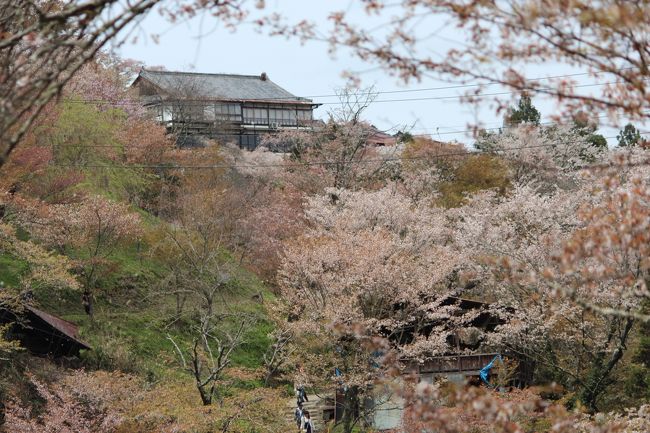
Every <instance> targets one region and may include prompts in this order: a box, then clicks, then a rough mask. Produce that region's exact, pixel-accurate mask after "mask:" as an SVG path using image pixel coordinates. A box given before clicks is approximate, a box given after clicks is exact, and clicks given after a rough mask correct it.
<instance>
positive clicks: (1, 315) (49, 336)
mask: <svg viewBox="0 0 650 433" xmlns="http://www.w3.org/2000/svg"><path fill="white" fill-rule="evenodd" d="M7 323H10V324H11V325H12V326H11V328H10V331H9V335H8V337H9V338H10V339H12V340H18V341H20V345H21V346H22V347H24V348H25V349H27V350H28V351H29V352H31V353H32V354H34V355H38V356H50V357H55V358H56V357H61V356H79V352H80V350H82V349H84V350H88V349H90V346H89V345H88V344H86V343H85V342H83V341H82V340H81V339H80V338H79V327H78V326H77V325H76V324H74V323H72V322H69V321H67V320H64V319H62V318H60V317H57V316H54V315H52V314H49V313H46V312H45V311H42V310H39V309H38V308H35V307H33V306H31V305H23V306H21V307H20V308H10V307H2V308H0V324H7Z"/></svg>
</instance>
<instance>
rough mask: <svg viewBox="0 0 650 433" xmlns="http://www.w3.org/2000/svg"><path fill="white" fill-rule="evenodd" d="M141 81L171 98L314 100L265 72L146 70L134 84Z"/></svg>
mask: <svg viewBox="0 0 650 433" xmlns="http://www.w3.org/2000/svg"><path fill="white" fill-rule="evenodd" d="M140 80H146V81H148V82H150V83H152V84H153V85H154V86H155V87H157V88H158V89H159V90H160V91H162V92H164V93H166V94H167V95H170V96H182V97H184V98H188V97H189V98H191V99H208V100H227V101H254V100H261V101H273V102H284V103H293V104H295V103H299V104H310V105H311V104H313V102H312V101H311V99H306V98H301V97H298V96H296V95H293V94H292V93H290V92H288V91H287V90H285V89H283V88H282V87H280V86H278V85H277V84H275V83H274V82H273V81H271V80H270V79H269V78H268V76H267V75H266V74H264V73H262V74H261V75H234V74H205V73H197V72H173V71H149V70H146V69H144V68H143V69H142V70H141V71H140V74H139V75H138V77H137V78H136V79H135V81H134V82H133V85H136V84H137V83H138V82H139V81H140Z"/></svg>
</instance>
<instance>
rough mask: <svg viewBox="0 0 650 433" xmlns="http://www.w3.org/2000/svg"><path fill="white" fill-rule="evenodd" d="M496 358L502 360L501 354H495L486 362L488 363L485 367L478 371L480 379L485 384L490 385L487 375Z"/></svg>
mask: <svg viewBox="0 0 650 433" xmlns="http://www.w3.org/2000/svg"><path fill="white" fill-rule="evenodd" d="M497 360H498V361H501V362H503V359H502V358H501V355H497V356H495V357H494V358H493V359H492V361H490V362H489V363H488V365H486V366H485V367H483V368H481V371H479V373H478V375H479V377H480V378H481V380H482V381H483V382H485V384H486V385H488V386H492V385H490V382H489V381H488V376H489V375H490V370H491V369H492V367H493V366H494V363H495V361H497Z"/></svg>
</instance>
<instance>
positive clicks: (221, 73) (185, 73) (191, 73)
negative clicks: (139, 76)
mask: <svg viewBox="0 0 650 433" xmlns="http://www.w3.org/2000/svg"><path fill="white" fill-rule="evenodd" d="M143 72H149V73H155V74H177V75H219V76H222V77H224V76H226V77H247V78H257V79H259V78H260V77H261V75H262V74H261V73H260V75H249V74H232V73H226V72H214V73H213V72H185V71H155V70H149V69H143ZM267 80H268V81H271V80H269V79H268V78H267ZM274 84H275V83H274Z"/></svg>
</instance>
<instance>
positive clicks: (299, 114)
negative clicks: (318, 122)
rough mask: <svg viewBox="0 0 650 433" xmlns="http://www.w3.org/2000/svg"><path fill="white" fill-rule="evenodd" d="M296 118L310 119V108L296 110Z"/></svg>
mask: <svg viewBox="0 0 650 433" xmlns="http://www.w3.org/2000/svg"><path fill="white" fill-rule="evenodd" d="M296 113H297V118H298V120H299V121H300V120H312V119H311V110H300V109H298V110H297V111H296Z"/></svg>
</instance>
